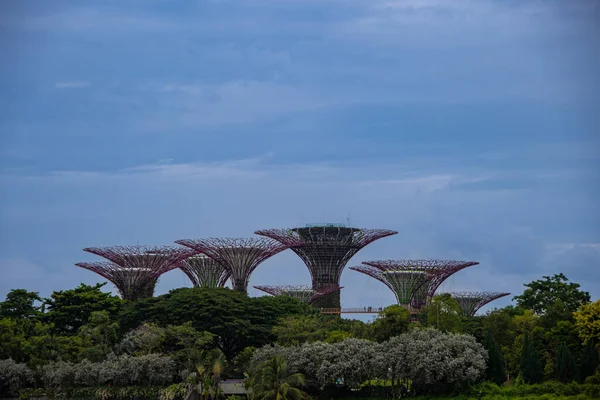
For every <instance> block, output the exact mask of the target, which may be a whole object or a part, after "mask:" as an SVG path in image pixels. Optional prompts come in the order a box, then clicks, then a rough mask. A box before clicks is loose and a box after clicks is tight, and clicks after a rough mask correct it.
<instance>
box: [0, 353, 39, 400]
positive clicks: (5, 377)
mask: <svg viewBox="0 0 600 400" xmlns="http://www.w3.org/2000/svg"><path fill="white" fill-rule="evenodd" d="M33 381H34V380H33V372H32V371H31V370H30V369H29V368H28V367H27V366H26V365H25V364H18V363H16V362H15V361H14V360H11V359H8V360H0V398H2V397H11V396H17V395H18V394H19V391H20V390H22V389H24V388H25V387H27V386H28V385H30V384H32V383H33Z"/></svg>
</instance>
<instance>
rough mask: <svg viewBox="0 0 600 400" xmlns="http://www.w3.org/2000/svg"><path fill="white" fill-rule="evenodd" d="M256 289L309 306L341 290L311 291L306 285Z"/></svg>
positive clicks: (337, 287) (259, 287)
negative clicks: (290, 298)
mask: <svg viewBox="0 0 600 400" xmlns="http://www.w3.org/2000/svg"><path fill="white" fill-rule="evenodd" d="M254 287H255V288H256V289H258V290H261V291H263V292H266V293H269V294H272V295H273V296H288V297H292V298H294V299H297V300H300V301H302V302H304V303H307V304H311V303H312V302H314V301H315V300H316V299H318V298H320V297H323V296H325V295H327V294H329V293H332V292H335V291H339V290H340V289H342V288H341V287H339V286H335V285H334V286H330V287H328V288H323V289H320V290H315V289H312V288H311V287H310V286H307V285H279V286H254Z"/></svg>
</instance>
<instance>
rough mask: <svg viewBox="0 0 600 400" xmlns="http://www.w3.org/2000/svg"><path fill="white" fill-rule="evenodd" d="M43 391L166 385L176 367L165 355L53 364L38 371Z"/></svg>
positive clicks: (172, 377) (123, 356) (112, 356)
mask: <svg viewBox="0 0 600 400" xmlns="http://www.w3.org/2000/svg"><path fill="white" fill-rule="evenodd" d="M40 372H41V378H42V382H43V383H44V385H45V387H46V388H62V389H66V388H72V387H94V386H102V385H108V384H112V385H115V386H136V385H148V386H159V385H168V384H170V383H172V382H173V379H174V376H175V372H176V366H175V362H174V361H173V360H172V359H171V358H170V357H167V356H163V355H159V354H148V355H145V356H139V357H131V356H128V355H122V356H119V357H117V356H114V355H111V356H109V357H108V359H107V360H106V361H102V362H99V363H92V362H89V361H87V360H84V361H82V362H80V363H78V364H73V363H70V362H63V361H59V362H54V363H50V364H47V365H45V366H43V367H42V368H41V370H40Z"/></svg>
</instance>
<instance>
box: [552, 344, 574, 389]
mask: <svg viewBox="0 0 600 400" xmlns="http://www.w3.org/2000/svg"><path fill="white" fill-rule="evenodd" d="M576 376H577V365H576V363H575V359H574V358H573V356H572V355H571V351H570V350H569V348H568V347H567V346H566V345H564V344H561V345H560V346H559V348H558V351H557V353H556V364H555V377H556V379H558V380H559V381H561V382H571V381H574V380H575V378H576Z"/></svg>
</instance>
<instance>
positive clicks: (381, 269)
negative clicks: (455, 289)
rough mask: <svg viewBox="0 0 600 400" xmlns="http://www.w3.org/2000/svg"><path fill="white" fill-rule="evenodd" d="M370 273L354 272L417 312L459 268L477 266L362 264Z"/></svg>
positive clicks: (415, 262) (444, 262)
mask: <svg viewBox="0 0 600 400" xmlns="http://www.w3.org/2000/svg"><path fill="white" fill-rule="evenodd" d="M363 264H364V265H367V266H369V267H372V268H370V269H366V270H365V269H364V267H359V268H361V269H355V270H357V271H359V272H362V273H366V274H367V275H369V276H372V277H373V278H375V279H378V280H379V281H381V282H383V283H384V284H386V285H387V286H388V287H389V288H390V289H391V290H392V291H393V292H394V294H395V295H396V299H397V300H398V303H399V304H402V305H409V304H410V306H411V307H412V308H416V309H419V308H421V307H423V306H424V305H425V304H427V302H428V301H429V299H430V298H431V297H432V296H433V295H434V293H435V292H436V290H437V289H438V288H439V287H440V285H441V284H442V283H443V282H444V281H445V280H446V279H448V277H450V276H451V275H452V274H454V273H456V272H458V271H460V270H461V269H463V268H466V267H470V266H472V265H477V264H479V263H478V262H476V261H453V260H381V261H365V262H363Z"/></svg>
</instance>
